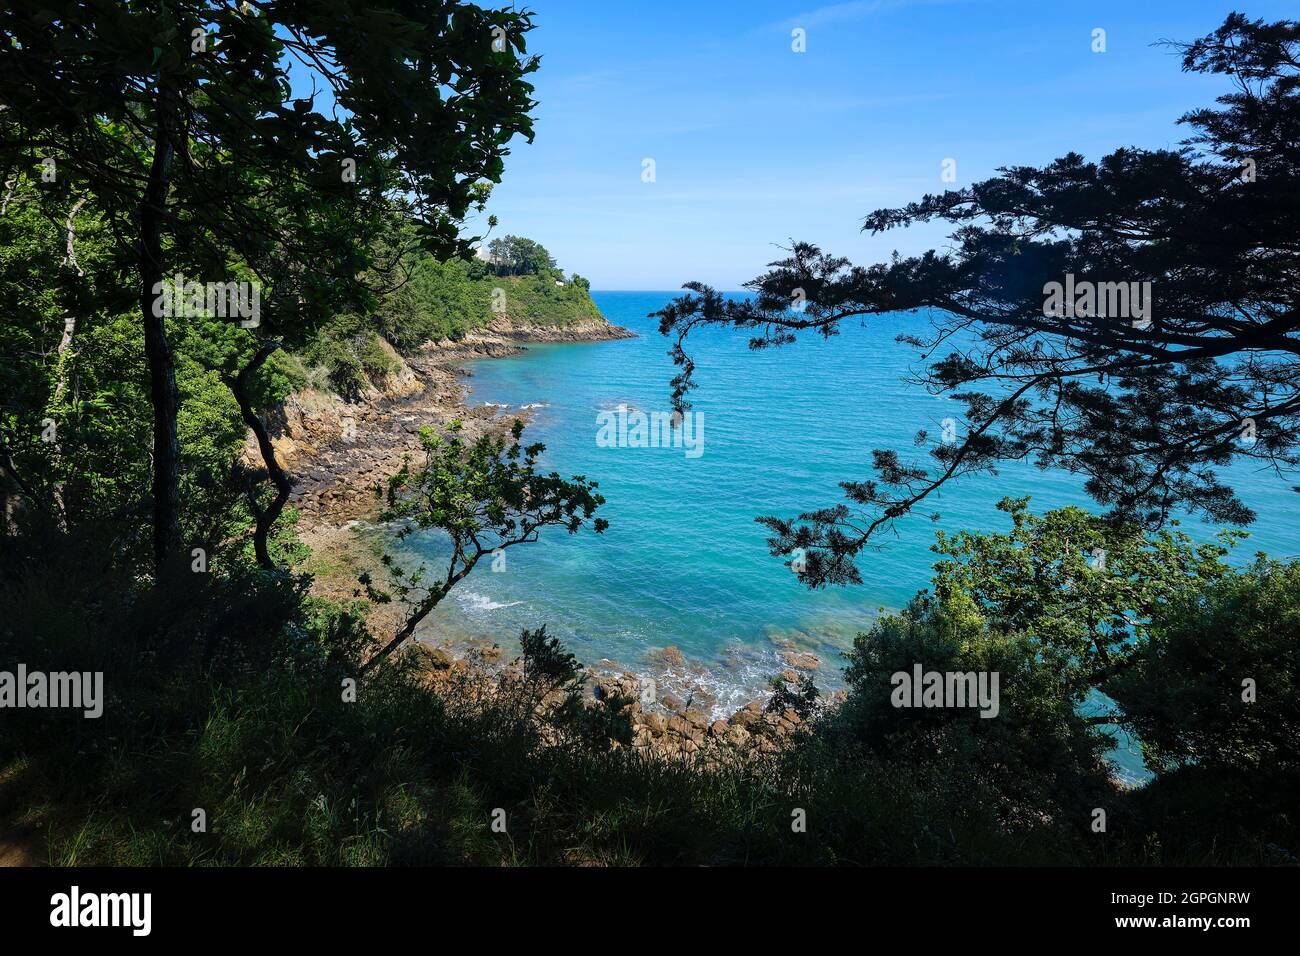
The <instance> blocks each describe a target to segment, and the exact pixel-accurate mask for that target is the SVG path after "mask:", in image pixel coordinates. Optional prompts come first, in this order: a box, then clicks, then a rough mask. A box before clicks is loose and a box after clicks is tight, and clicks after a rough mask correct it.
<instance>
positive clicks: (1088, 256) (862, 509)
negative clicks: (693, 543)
mask: <svg viewBox="0 0 1300 956" xmlns="http://www.w3.org/2000/svg"><path fill="white" fill-rule="evenodd" d="M1180 49H1181V52H1182V55H1183V60H1182V65H1183V69H1184V70H1186V71H1189V72H1196V73H1210V74H1216V75H1221V76H1222V77H1224V78H1225V79H1226V80H1227V81H1228V82H1229V83H1230V84H1231V87H1232V89H1231V91H1230V92H1228V93H1226V94H1224V95H1223V96H1221V97H1219V99H1218V101H1217V106H1214V107H1208V108H1205V109H1201V110H1196V111H1193V112H1191V113H1189V114H1187V115H1186V116H1184V117H1182V119H1181V122H1182V123H1183V124H1185V125H1187V126H1188V127H1189V128H1190V129H1191V130H1192V136H1191V137H1190V138H1189V139H1188V140H1187V142H1186V143H1185V144H1184V145H1183V146H1182V147H1181V148H1179V149H1174V150H1146V149H1136V148H1128V149H1119V150H1116V151H1115V152H1113V153H1111V154H1109V155H1107V156H1105V157H1103V158H1102V159H1100V160H1098V161H1095V162H1090V161H1088V160H1085V159H1084V158H1083V157H1082V156H1080V155H1078V154H1075V153H1071V154H1068V155H1066V156H1063V157H1061V158H1060V159H1058V160H1056V161H1055V162H1054V163H1051V164H1050V165H1048V166H1044V167H1028V166H1015V167H1009V168H1006V169H1003V170H1002V171H1001V172H1000V175H998V176H996V177H994V178H992V179H988V180H985V181H984V182H980V183H976V184H975V185H972V186H969V187H966V188H963V189H956V190H950V191H948V192H945V193H943V194H942V195H927V196H925V197H924V198H922V199H921V200H919V201H918V202H915V203H912V204H911V205H909V206H906V207H904V208H901V209H882V210H878V211H876V212H873V213H872V214H871V215H870V216H868V217H867V219H866V224H865V226H864V228H865V229H867V230H869V231H871V232H873V233H880V232H884V231H886V230H890V229H896V228H899V227H905V226H909V225H912V224H915V223H921V222H927V221H931V220H942V221H945V222H948V223H951V224H952V225H953V226H954V227H955V231H954V233H953V248H952V249H951V250H950V251H944V252H939V251H931V252H927V253H925V254H923V255H919V256H909V257H904V256H901V255H898V254H895V255H894V256H893V257H892V259H891V260H890V261H889V262H884V263H878V264H875V265H871V266H856V265H852V264H851V263H850V262H849V261H848V260H847V259H844V258H841V257H838V256H834V255H831V254H830V253H827V252H824V251H822V250H821V249H819V248H817V247H816V246H814V245H810V244H807V243H796V244H794V245H793V247H792V248H791V249H790V255H789V257H788V258H785V259H783V260H781V261H779V262H775V263H772V265H771V269H770V271H768V272H766V273H765V274H763V275H761V276H759V277H758V278H756V279H754V280H753V281H752V282H750V283H748V285H747V288H748V289H749V290H750V291H751V292H752V293H753V296H752V297H751V298H749V299H746V300H728V299H726V298H725V297H723V296H722V295H720V294H719V293H718V292H716V291H715V290H713V289H711V288H708V287H707V286H704V285H702V284H699V283H689V284H688V285H687V286H686V288H687V289H689V290H690V291H689V292H688V293H686V294H685V295H683V296H681V297H679V298H678V299H676V300H675V301H674V302H673V303H671V304H670V305H669V306H668V307H666V308H665V309H664V310H662V311H661V312H660V313H657V315H658V316H659V318H660V322H661V326H660V327H661V331H662V332H663V333H664V334H665V335H667V336H670V337H671V338H672V340H673V349H672V355H673V357H674V359H675V361H676V362H677V364H678V365H679V366H681V369H682V371H681V373H680V374H679V375H678V376H677V377H676V378H675V379H674V380H673V383H672V386H673V398H674V401H675V403H676V404H677V405H678V406H679V407H685V406H686V405H687V403H688V402H687V399H688V395H689V392H690V390H691V389H692V388H694V387H695V386H696V384H697V383H696V382H695V376H694V372H695V367H694V363H693V362H692V361H691V358H690V356H689V354H688V353H687V351H686V349H685V345H686V342H687V338H688V336H689V334H690V333H691V331H692V330H693V329H695V328H696V327H697V326H700V325H707V324H716V325H723V326H733V327H736V328H741V329H747V330H752V331H753V332H754V336H753V338H752V339H751V345H752V346H753V347H754V348H763V347H768V346H775V345H782V344H785V343H788V342H791V341H793V340H794V339H795V338H796V336H797V335H798V334H799V333H802V332H816V333H820V334H821V335H823V336H827V337H830V336H833V335H835V334H837V332H838V331H839V329H840V326H841V323H843V322H845V321H850V320H854V319H858V320H861V321H864V322H865V321H874V322H881V323H887V322H889V321H890V319H889V318H888V317H889V316H890V315H891V314H897V313H899V312H905V311H909V310H927V311H929V312H930V313H931V314H932V316H933V331H932V333H931V334H929V335H927V336H923V337H913V338H911V339H909V340H910V341H912V342H913V344H915V345H916V347H917V348H918V349H919V350H920V356H921V358H922V360H923V361H925V362H927V363H928V365H926V366H925V369H924V372H923V373H921V374H920V375H919V376H918V382H919V383H921V384H923V385H925V386H927V387H928V388H929V389H930V390H931V391H932V392H935V393H952V396H953V397H954V398H956V399H959V400H960V401H962V402H964V404H965V406H966V412H965V418H966V421H965V428H964V430H963V433H962V435H961V437H960V440H959V441H956V442H954V443H950V444H938V445H936V446H935V447H933V449H932V450H931V452H930V455H931V458H932V459H933V461H932V462H931V463H930V464H929V465H926V464H924V463H917V462H910V461H906V460H904V459H903V458H902V457H901V456H900V453H899V452H898V451H896V450H892V449H879V450H876V451H875V452H873V460H874V466H875V470H876V472H877V474H876V476H875V477H873V478H870V479H866V480H855V481H846V482H844V483H843V484H842V487H843V489H844V492H845V498H846V501H845V502H842V503H839V504H834V505H830V506H828V507H823V508H819V509H816V510H812V511H809V512H807V513H805V514H802V515H800V516H799V518H798V519H797V520H794V521H790V520H784V519H780V518H765V519H761V520H763V521H764V522H765V523H766V524H767V525H768V526H769V527H770V528H771V529H772V532H773V536H772V538H771V539H770V544H771V547H772V550H773V553H774V554H779V555H789V554H791V553H792V552H793V551H794V550H796V549H803V550H804V551H805V552H806V554H807V560H806V561H805V562H803V563H802V564H801V566H802V567H803V568H804V570H802V571H801V572H800V575H801V578H802V579H803V580H804V581H805V582H806V583H807V584H809V585H810V586H814V587H817V586H822V585H826V584H839V583H849V582H856V581H857V580H858V579H859V578H858V571H857V568H856V566H855V563H854V557H855V556H856V555H857V554H858V553H859V552H860V551H861V550H862V549H863V548H864V547H866V546H867V545H868V542H872V541H874V540H876V539H877V538H878V537H879V535H880V532H881V531H883V530H884V529H886V528H888V527H889V526H890V525H891V524H892V523H893V522H894V521H896V520H897V519H899V518H901V517H902V516H904V515H907V514H909V513H910V512H913V511H916V510H922V509H926V508H929V507H930V506H931V505H932V504H933V502H934V496H935V493H936V492H937V491H939V490H940V489H941V488H942V487H943V485H944V484H945V483H946V482H948V481H950V480H952V479H954V478H958V477H960V476H962V475H967V474H971V473H974V472H986V471H992V470H993V469H994V468H995V467H996V465H997V464H998V463H999V462H1005V461H1009V460H1030V461H1033V462H1035V463H1036V464H1038V465H1039V466H1042V467H1059V468H1064V469H1067V470H1069V471H1072V472H1074V473H1076V474H1079V475H1080V476H1082V478H1083V481H1084V487H1085V488H1086V490H1087V491H1088V493H1089V494H1090V495H1091V496H1092V497H1093V498H1094V499H1095V500H1096V501H1098V502H1100V503H1101V504H1104V505H1106V506H1108V507H1109V509H1110V512H1111V515H1112V516H1113V517H1115V518H1118V519H1123V520H1133V521H1137V522H1138V523H1140V524H1141V525H1143V526H1146V527H1154V526H1158V525H1160V524H1161V523H1162V522H1163V521H1164V520H1165V519H1167V518H1168V516H1169V515H1170V514H1171V513H1172V512H1173V511H1174V510H1175V509H1176V508H1186V509H1190V510H1192V511H1195V512H1200V513H1202V514H1204V515H1206V516H1208V517H1210V518H1212V519H1215V520H1220V521H1227V522H1234V523H1248V522H1249V521H1251V520H1252V518H1253V517H1254V516H1253V514H1252V512H1251V511H1250V509H1249V508H1248V507H1247V506H1246V505H1245V504H1244V503H1243V502H1242V501H1241V500H1240V499H1238V498H1237V497H1236V495H1234V493H1233V491H1232V489H1231V488H1230V487H1228V486H1227V485H1225V484H1224V483H1223V482H1222V481H1221V480H1220V478H1219V475H1218V469H1219V468H1220V467H1222V466H1224V465H1226V464H1228V463H1229V462H1230V461H1231V460H1232V459H1234V458H1247V459H1253V460H1255V461H1257V462H1259V464H1260V465H1262V466H1267V467H1271V468H1275V469H1277V470H1278V471H1280V472H1281V471H1287V470H1290V469H1292V468H1293V467H1294V466H1295V465H1296V464H1297V461H1300V458H1298V457H1297V447H1296V442H1297V434H1298V427H1300V360H1298V359H1300V291H1298V290H1300V284H1298V282H1297V280H1300V24H1297V22H1295V21H1281V22H1277V23H1265V22H1262V21H1251V20H1249V19H1247V18H1246V17H1244V16H1242V15H1240V14H1233V15H1231V16H1229V17H1228V18H1227V19H1226V20H1225V21H1224V23H1223V25H1222V26H1221V27H1220V28H1219V29H1218V30H1216V31H1215V32H1214V33H1212V34H1210V35H1209V36H1206V37H1204V38H1202V39H1200V40H1197V41H1195V42H1193V43H1190V44H1186V45H1183V46H1182V47H1180ZM1070 275H1072V276H1074V277H1076V279H1077V280H1086V281H1089V282H1094V283H1108V282H1117V283H1143V282H1150V283H1151V291H1152V298H1153V303H1152V304H1153V309H1152V314H1151V315H1150V317H1149V319H1148V320H1137V321H1134V320H1133V319H1132V318H1131V317H1129V316H1121V315H1117V314H1115V310H1113V309H1112V310H1109V314H1101V312H1103V311H1107V310H1102V309H1098V308H1092V309H1088V310H1085V311H1086V312H1087V314H1082V313H1079V312H1076V311H1075V310H1073V309H1064V308H1062V309H1056V308H1050V307H1047V305H1046V295H1047V287H1048V285H1049V284H1050V283H1052V282H1059V283H1065V281H1066V277H1067V276H1070ZM904 338H906V337H904ZM918 438H919V439H920V440H921V441H922V442H924V439H925V436H924V434H923V433H922V435H920V436H918Z"/></svg>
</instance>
